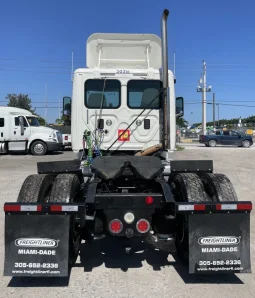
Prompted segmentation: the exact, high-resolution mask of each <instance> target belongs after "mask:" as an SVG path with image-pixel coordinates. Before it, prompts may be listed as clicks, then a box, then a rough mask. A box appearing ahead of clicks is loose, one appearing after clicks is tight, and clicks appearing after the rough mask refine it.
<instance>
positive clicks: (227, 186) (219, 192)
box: [201, 173, 238, 202]
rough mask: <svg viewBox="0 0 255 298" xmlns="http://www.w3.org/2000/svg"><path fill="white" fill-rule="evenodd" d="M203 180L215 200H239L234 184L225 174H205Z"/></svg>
mask: <svg viewBox="0 0 255 298" xmlns="http://www.w3.org/2000/svg"><path fill="white" fill-rule="evenodd" d="M201 181H202V183H203V185H204V188H205V190H206V192H207V194H208V195H209V196H210V198H211V200H212V201H213V202H223V201H229V202H230V201H238V198H237V194H236V192H235V189H234V187H233V184H232V183H231V181H230V180H229V179H228V177H227V176H226V175H224V174H209V173H207V174H203V175H202V176H201Z"/></svg>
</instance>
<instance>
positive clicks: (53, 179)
mask: <svg viewBox="0 0 255 298" xmlns="http://www.w3.org/2000/svg"><path fill="white" fill-rule="evenodd" d="M80 188H81V183H80V179H79V177H78V176H77V175H75V174H59V175H57V176H53V175H49V174H35V175H30V176H28V177H27V178H26V179H25V181H24V183H23V185H22V187H21V190H20V192H19V195H18V199H17V201H18V202H20V203H22V202H25V203H28V202H31V203H73V202H77V201H78V200H79V198H80ZM80 242H81V238H80V229H79V226H78V224H77V223H76V222H75V218H74V216H70V227H69V265H72V264H74V263H75V262H76V259H77V256H78V253H79V248H80Z"/></svg>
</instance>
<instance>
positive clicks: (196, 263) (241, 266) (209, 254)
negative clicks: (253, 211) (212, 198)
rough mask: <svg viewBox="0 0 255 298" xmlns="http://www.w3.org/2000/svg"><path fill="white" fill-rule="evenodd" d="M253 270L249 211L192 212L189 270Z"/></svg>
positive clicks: (203, 271) (205, 271) (196, 271)
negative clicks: (222, 212)
mask: <svg viewBox="0 0 255 298" xmlns="http://www.w3.org/2000/svg"><path fill="white" fill-rule="evenodd" d="M250 272H251V264H250V213H232V214H226V213H225V214H206V215H205V214H193V215H192V214H190V215H189V273H195V274H212V273H213V274H221V273H250Z"/></svg>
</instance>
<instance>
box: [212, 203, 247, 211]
mask: <svg viewBox="0 0 255 298" xmlns="http://www.w3.org/2000/svg"><path fill="white" fill-rule="evenodd" d="M216 210H252V204H242V203H241V204H238V203H237V204H217V205H216Z"/></svg>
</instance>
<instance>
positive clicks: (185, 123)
mask: <svg viewBox="0 0 255 298" xmlns="http://www.w3.org/2000/svg"><path fill="white" fill-rule="evenodd" d="M176 125H178V126H179V127H187V126H188V121H187V120H185V119H184V118H177V119H176Z"/></svg>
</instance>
